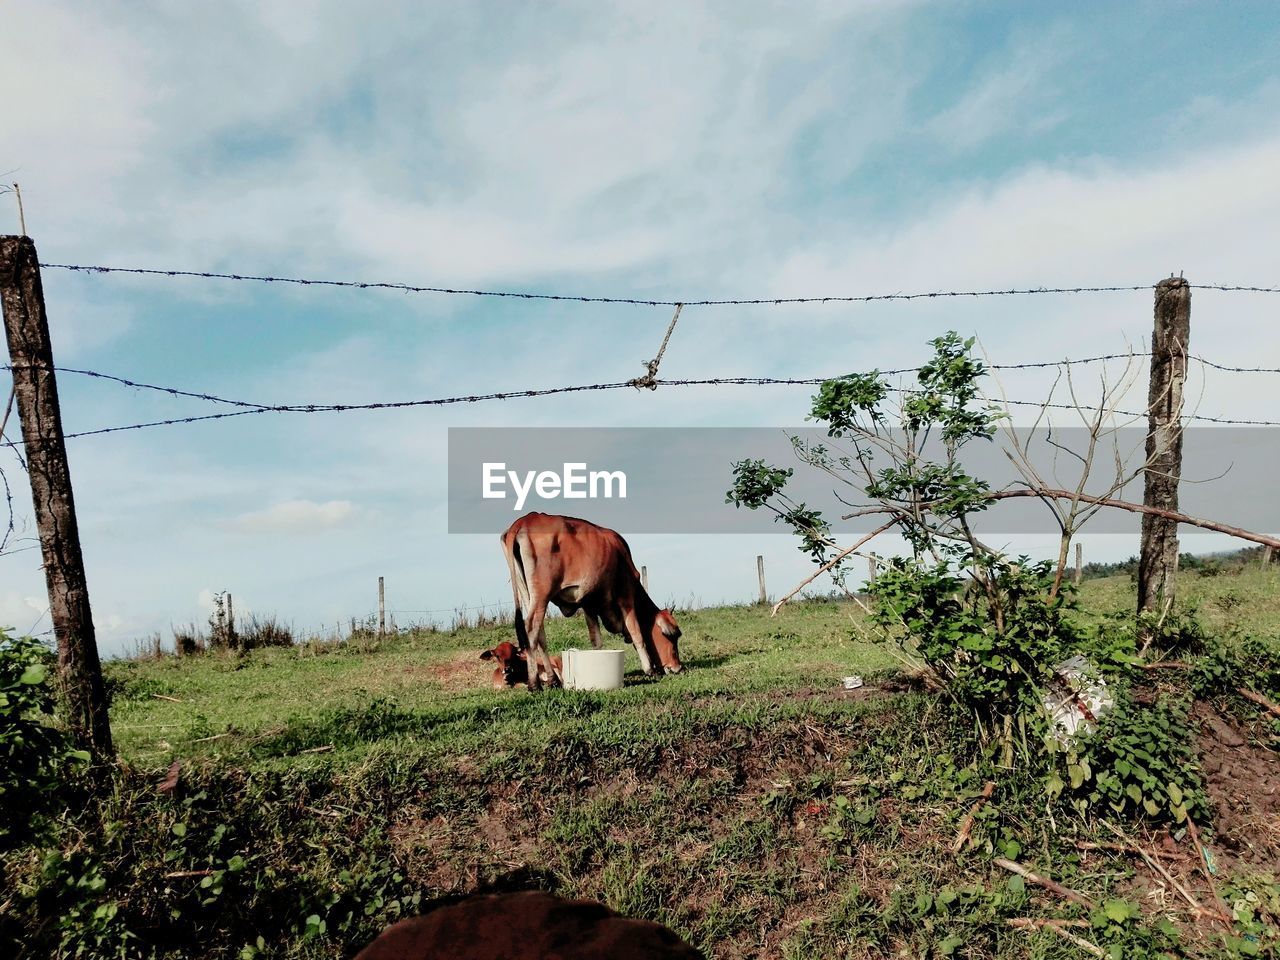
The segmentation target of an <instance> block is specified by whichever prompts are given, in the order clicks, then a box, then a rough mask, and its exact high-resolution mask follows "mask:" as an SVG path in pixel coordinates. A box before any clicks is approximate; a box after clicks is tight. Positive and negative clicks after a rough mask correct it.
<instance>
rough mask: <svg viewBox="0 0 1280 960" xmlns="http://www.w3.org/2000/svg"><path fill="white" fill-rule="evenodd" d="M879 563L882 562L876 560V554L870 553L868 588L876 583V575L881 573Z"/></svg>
mask: <svg viewBox="0 0 1280 960" xmlns="http://www.w3.org/2000/svg"><path fill="white" fill-rule="evenodd" d="M879 562H880V561H879V560H878V559H876V555H875V553H870V554H868V555H867V586H868V587H869V586H871V584H873V583H875V582H876V574H877V573H878V572H879V570H878V569H877V567H878V565H879Z"/></svg>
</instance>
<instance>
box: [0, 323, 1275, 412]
mask: <svg viewBox="0 0 1280 960" xmlns="http://www.w3.org/2000/svg"><path fill="white" fill-rule="evenodd" d="M673 325H674V323H673ZM670 330H671V328H670V327H668V334H670ZM668 339H669V337H668ZM665 346H666V340H665V339H664V341H663V347H664V348H665ZM657 359H659V360H660V359H661V357H660V356H659V357H658V358H657ZM1147 359H1149V358H1148V356H1147V355H1146V354H1137V353H1105V354H1099V355H1097V356H1093V357H1080V358H1076V359H1071V358H1064V359H1061V360H1038V361H1034V362H1025V363H991V364H986V369H988V370H1000V371H1009V370H1041V369H1047V368H1051V367H1061V366H1081V365H1085V364H1092V363H1101V362H1105V361H1110V360H1140V361H1146V360H1147ZM1188 359H1190V360H1194V361H1196V362H1198V363H1201V364H1203V365H1205V366H1207V367H1212V368H1213V369H1215V370H1221V371H1225V372H1227V373H1267V374H1280V367H1233V366H1227V365H1225V364H1220V363H1215V362H1214V361H1212V360H1206V359H1205V358H1204V357H1198V356H1191V357H1188ZM650 362H652V361H650ZM12 369H13V367H12V366H11V365H9V364H0V370H10V371H11V370H12ZM55 369H56V370H57V372H58V373H71V374H78V375H80V376H85V377H91V378H94V379H98V380H107V381H111V382H113V383H119V384H121V385H123V386H126V387H131V388H134V389H139V390H153V391H156V392H158V393H165V394H169V395H170V396H175V397H189V398H191V399H195V400H205V401H208V402H210V403H221V404H226V405H228V406H234V407H242V408H245V409H247V410H258V411H263V412H269V411H286V410H294V409H303V410H305V411H306V412H321V411H323V410H329V409H339V408H342V407H343V405H341V404H296V403H286V404H270V403H255V402H252V401H248V400H233V399H229V398H227V397H220V396H217V395H215V394H211V393H202V392H199V391H193V390H183V389H181V388H178V387H169V386H162V385H160V384H154V383H143V382H141V381H137V380H130V379H128V378H126V377H120V376H116V375H114V374H110V373H101V372H99V371H97V370H83V369H78V368H75V367H55ZM919 369H920V368H919V366H914V367H898V368H896V369H890V370H877V371H874V372H875V373H877V374H878V375H880V376H898V375H901V374H906V373H915V372H916V371H917V370H919ZM828 379H829V378H828ZM641 381H644V383H643V384H642V383H641ZM652 382H653V383H654V384H655V385H656V384H658V383H661V382H662V381H659V380H657V379H654V380H653V381H652ZM817 382H822V381H820V380H819V381H817ZM627 383H628V384H629V385H631V386H638V385H644V386H648V383H649V378H647V377H638V378H636V379H634V380H629V381H627ZM566 389H568V388H566ZM572 389H576V390H581V389H590V388H585V387H577V388H572ZM536 395H540V394H537V393H535V392H531V391H518V392H514V393H511V394H491V395H484V396H482V397H479V398H477V399H497V400H505V399H512V398H514V397H517V396H536ZM462 399H466V398H462ZM433 402H434V403H448V402H462V400H458V401H449V400H444V401H408V402H407V403H408V404H409V405H423V404H430V403H433ZM388 406H394V404H388ZM369 409H375V408H374V407H369Z"/></svg>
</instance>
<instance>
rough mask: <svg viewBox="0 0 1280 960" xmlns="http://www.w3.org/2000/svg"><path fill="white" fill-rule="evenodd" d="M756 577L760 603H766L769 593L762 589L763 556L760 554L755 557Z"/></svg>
mask: <svg viewBox="0 0 1280 960" xmlns="http://www.w3.org/2000/svg"><path fill="white" fill-rule="evenodd" d="M756 576H757V577H758V578H759V580H760V602H761V603H768V602H769V592H768V591H767V590H765V588H764V556H763V555H762V554H757V555H756Z"/></svg>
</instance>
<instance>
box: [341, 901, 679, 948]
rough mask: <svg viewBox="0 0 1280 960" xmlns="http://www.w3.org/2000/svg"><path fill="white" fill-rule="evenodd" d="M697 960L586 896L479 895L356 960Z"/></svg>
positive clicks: (650, 926)
mask: <svg viewBox="0 0 1280 960" xmlns="http://www.w3.org/2000/svg"><path fill="white" fill-rule="evenodd" d="M438 957H448V958H449V960H543V958H550V957H555V958H558V960H601V958H605V957H608V958H610V960H703V957H702V954H700V953H699V952H698V951H697V950H694V949H693V948H692V947H690V946H689V945H688V944H686V943H685V942H684V941H683V940H681V939H680V938H679V937H677V936H676V935H675V934H674V933H672V932H671V931H670V930H668V929H667V928H666V927H663V926H659V925H658V924H656V923H651V922H649V921H648V920H628V919H627V918H626V917H622V916H619V915H618V914H616V913H614V912H613V911H612V910H610V909H609V908H608V907H606V906H604V905H603V904H600V903H592V902H591V901H589V900H562V899H560V898H559V897H554V896H552V895H551V894H549V893H543V892H541V891H529V892H525V893H502V894H485V895H482V896H474V897H468V898H467V899H465V900H463V901H461V902H460V903H455V904H453V905H452V906H445V907H440V908H439V909H437V910H432V911H431V912H430V913H427V914H426V915H424V916H421V917H414V918H413V919H411V920H401V921H400V922H399V923H396V924H393V925H392V926H390V927H388V928H387V929H386V930H384V931H383V932H382V933H381V934H380V935H379V936H378V939H376V940H374V941H373V943H371V944H369V946H367V947H365V948H364V950H362V951H361V952H360V953H358V954H356V960H435V958H438Z"/></svg>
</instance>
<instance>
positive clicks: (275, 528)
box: [231, 500, 357, 533]
mask: <svg viewBox="0 0 1280 960" xmlns="http://www.w3.org/2000/svg"><path fill="white" fill-rule="evenodd" d="M356 515H357V511H356V507H355V504H353V503H352V502H351V501H350V500H327V501H325V502H324V503H316V502H314V501H312V500H285V501H284V502H282V503H277V504H274V505H272V506H270V507H268V508H266V509H265V510H256V511H253V512H251V513H244V514H241V515H240V516H238V517H236V518H235V520H233V521H231V526H232V527H233V528H234V529H236V530H239V531H242V532H244V533H315V532H318V531H321V530H331V529H333V528H335V527H341V526H344V525H346V524H348V523H350V522H351V521H352V520H354V519H355V518H356Z"/></svg>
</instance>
